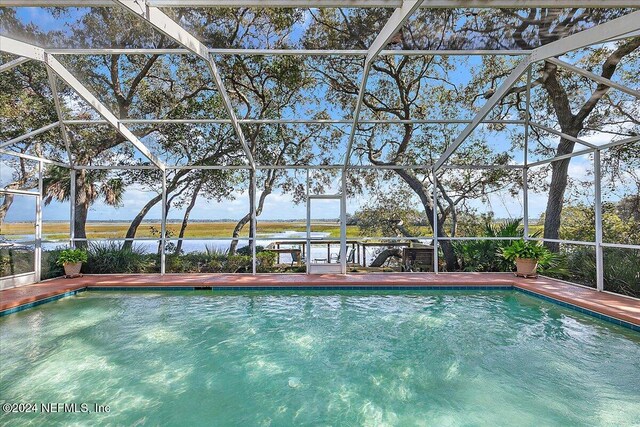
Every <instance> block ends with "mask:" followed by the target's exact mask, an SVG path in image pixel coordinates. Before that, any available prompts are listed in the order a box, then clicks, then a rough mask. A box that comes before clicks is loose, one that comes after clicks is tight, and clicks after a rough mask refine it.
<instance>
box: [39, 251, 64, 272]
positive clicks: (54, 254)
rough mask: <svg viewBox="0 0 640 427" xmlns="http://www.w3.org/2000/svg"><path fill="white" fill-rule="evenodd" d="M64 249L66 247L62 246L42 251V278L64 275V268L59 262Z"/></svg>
mask: <svg viewBox="0 0 640 427" xmlns="http://www.w3.org/2000/svg"><path fill="white" fill-rule="evenodd" d="M63 250H65V247H64V246H60V247H57V248H55V249H52V250H49V251H42V279H52V278H54V277H60V276H64V268H63V267H62V266H61V265H60V264H58V257H59V256H60V253H61V252H62V251H63Z"/></svg>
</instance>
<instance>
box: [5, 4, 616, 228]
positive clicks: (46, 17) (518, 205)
mask: <svg viewBox="0 0 640 427" xmlns="http://www.w3.org/2000/svg"><path fill="white" fill-rule="evenodd" d="M18 15H19V16H20V17H21V18H22V19H23V20H24V21H25V22H34V23H37V26H38V28H40V29H41V30H51V29H61V25H60V22H58V21H56V19H54V18H52V17H51V15H50V14H49V13H48V12H45V11H43V10H42V9H40V8H20V10H19V14H18ZM308 21H309V16H308V14H307V16H306V18H305V22H304V23H303V24H302V25H301V26H300V28H298V29H296V31H294V33H293V35H292V37H293V38H294V39H295V38H296V37H299V32H300V31H302V29H303V28H304V27H305V26H306V25H308ZM479 62H480V57H473V58H472V59H471V60H470V63H469V66H473V65H478V64H479ZM451 79H452V82H453V83H454V84H461V83H464V82H466V81H468V79H469V70H468V69H464V68H459V69H457V70H456V71H454V72H452V73H451ZM318 95H319V96H320V97H321V96H322V94H321V93H319V94H318ZM318 102H319V103H318V105H319V106H320V107H322V108H326V109H327V110H328V111H329V112H330V113H332V112H333V107H332V106H331V104H330V103H328V102H327V101H326V100H323V99H319V101H318ZM334 118H342V117H337V116H335V115H334ZM465 118H468V117H465ZM590 138H591V140H590ZM598 138H599V139H598ZM585 139H586V140H588V141H589V140H590V142H594V143H596V139H598V141H597V143H603V142H608V141H609V139H610V136H607V135H604V136H603V135H595V136H593V137H585ZM491 142H492V145H493V147H494V149H495V150H496V151H498V152H499V151H503V150H506V149H507V147H508V146H509V142H508V140H507V136H506V134H498V135H494V136H493V140H492V141H491ZM515 161H516V162H517V163H519V164H521V163H522V159H521V158H516V159H515ZM569 175H570V176H571V177H572V178H573V179H577V180H586V181H588V180H591V179H592V176H591V174H590V159H589V158H587V157H586V156H583V157H579V158H575V159H573V160H572V162H571V166H570V169H569ZM10 178H11V177H10V170H9V168H8V167H7V166H6V164H2V163H0V181H1V182H2V185H4V184H5V183H7V182H8V181H9V180H10ZM154 195H155V194H153V193H150V192H148V191H145V190H144V189H142V188H140V187H136V186H130V187H128V189H127V192H126V194H125V197H124V200H125V201H126V203H125V205H124V206H122V207H119V208H114V207H110V206H106V205H105V204H104V203H102V202H98V203H96V204H94V205H93V207H92V208H91V211H90V214H89V220H95V221H104V220H131V219H132V218H133V217H134V216H135V214H136V213H137V212H138V211H139V210H140V208H141V207H142V206H144V204H145V203H146V202H147V201H148V200H149V199H150V198H151V197H153V196H154ZM366 196H367V195H365V196H361V197H358V198H354V199H349V200H348V202H347V211H348V212H349V213H354V212H355V211H356V210H357V209H358V208H359V207H360V205H361V204H362V203H363V202H366V201H367V197H366ZM247 197H248V196H247V194H246V193H244V194H242V193H236V194H235V200H228V201H225V202H222V203H216V202H211V201H207V200H204V199H202V198H200V200H199V201H198V203H197V204H196V207H195V208H194V210H193V212H192V214H191V218H192V219H194V220H204V219H212V220H220V219H238V218H240V217H241V216H243V215H244V214H245V213H246V212H247V211H248V200H247ZM546 199H547V196H546V194H544V193H537V192H535V191H531V192H530V194H529V213H530V218H538V217H539V216H540V214H541V213H542V212H544V209H545V206H546ZM470 205H471V206H472V207H474V208H476V209H478V211H479V212H488V211H493V212H494V215H495V216H496V217H498V218H507V217H521V216H522V215H523V201H522V197H521V196H520V197H515V198H514V197H511V196H510V195H507V194H502V195H494V196H491V197H489V201H488V202H487V203H483V202H480V201H472V202H471V203H470ZM34 211H35V205H34V202H33V200H30V199H29V198H28V197H17V198H16V199H15V202H14V205H13V206H12V208H11V210H10V212H9V214H8V216H7V220H8V221H24V220H31V219H32V217H33V215H34ZM43 213H44V220H45V221H47V220H49V221H54V220H55V221H61V220H66V219H67V218H68V214H69V206H68V203H62V204H61V203H56V202H54V203H52V204H51V205H49V206H46V207H45V208H44V212H43ZM337 214H338V212H337V209H336V208H335V207H334V206H333V207H322V206H321V205H319V206H318V208H317V214H316V216H317V217H318V218H335V217H337ZM181 216H182V212H181V211H179V210H175V209H172V210H171V212H170V215H169V218H170V219H176V218H181ZM159 217H160V209H159V207H158V206H156V207H155V208H154V209H152V211H151V212H150V213H149V214H148V215H147V218H159ZM304 217H306V207H305V205H304V204H299V205H296V204H294V203H293V202H292V198H291V196H290V195H288V194H283V193H282V192H280V191H278V190H276V191H275V192H274V193H273V194H271V195H270V196H269V197H268V198H267V200H266V203H265V208H264V213H263V215H262V217H261V218H262V219H264V220H271V219H283V220H286V219H300V218H304Z"/></svg>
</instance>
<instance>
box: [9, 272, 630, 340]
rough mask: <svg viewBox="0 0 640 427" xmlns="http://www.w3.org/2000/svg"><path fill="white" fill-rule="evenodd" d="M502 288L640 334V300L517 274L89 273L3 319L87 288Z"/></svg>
mask: <svg viewBox="0 0 640 427" xmlns="http://www.w3.org/2000/svg"><path fill="white" fill-rule="evenodd" d="M494 289H495V290H497V289H515V290H517V291H521V292H524V293H526V294H529V295H532V296H535V297H538V298H541V299H543V300H547V301H550V302H553V303H556V304H558V305H561V306H564V307H567V308H570V309H573V310H575V311H578V312H581V313H584V314H587V315H591V316H593V317H596V318H599V319H601V320H605V321H608V322H611V323H614V324H617V325H620V326H623V327H626V328H629V329H632V330H634V331H638V332H640V300H638V299H635V298H630V297H626V296H622V295H616V294H611V293H603V292H597V291H596V290H594V289H592V288H587V287H582V286H579V285H574V284H570V283H567V282H563V281H559V280H555V279H550V278H546V277H539V278H537V279H522V278H517V277H515V276H513V274H511V273H439V274H434V273H410V274H402V273H395V274H385V275H382V274H368V275H347V276H341V275H322V276H317V277H313V276H312V277H310V276H307V275H304V274H295V275H293V274H289V275H282V274H273V275H271V274H266V275H257V276H253V275H243V274H235V275H230V274H227V275H224V274H194V275H192V274H184V275H173V274H168V275H164V276H160V275H153V274H151V275H149V274H145V275H135V274H129V275H86V276H83V277H81V278H76V279H64V278H58V279H52V280H48V281H44V282H41V283H36V284H33V285H28V286H24V287H21V288H12V289H6V290H3V291H0V297H1V298H0V317H2V316H6V315H9V314H12V313H16V312H19V311H22V310H25V309H28V308H32V307H35V306H38V305H41V304H45V303H47V302H52V301H56V300H58V299H61V298H65V297H67V296H72V295H75V294H77V293H78V292H82V291H85V290H96V291H135V290H140V291H147V290H166V291H172V290H174V291H175V290H211V291H225V290H226V291H258V290H263V291H275V290H318V291H320V290H443V291H444V290H494Z"/></svg>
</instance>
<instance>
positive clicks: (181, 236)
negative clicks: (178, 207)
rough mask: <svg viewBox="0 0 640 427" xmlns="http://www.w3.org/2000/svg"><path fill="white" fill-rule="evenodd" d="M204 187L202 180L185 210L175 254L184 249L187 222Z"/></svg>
mask: <svg viewBox="0 0 640 427" xmlns="http://www.w3.org/2000/svg"><path fill="white" fill-rule="evenodd" d="M201 188H202V181H200V183H199V184H198V185H197V186H196V188H195V190H193V194H192V195H191V201H190V202H189V206H187V209H186V210H185V212H184V216H183V217H182V225H181V226H180V233H178V243H177V244H176V250H175V252H174V253H175V254H176V255H178V254H179V253H180V251H181V250H182V238H183V237H184V233H185V231H186V230H187V224H188V223H189V215H191V210H192V209H193V207H194V206H195V205H196V200H197V199H198V193H199V192H200V189H201Z"/></svg>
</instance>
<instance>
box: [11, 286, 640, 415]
mask: <svg viewBox="0 0 640 427" xmlns="http://www.w3.org/2000/svg"><path fill="white" fill-rule="evenodd" d="M0 342H1V343H2V345H1V346H0V362H1V364H2V366H1V367H2V369H1V370H0V396H1V398H0V399H1V400H2V401H3V402H2V403H3V404H4V403H19V402H23V403H41V402H45V403H47V402H48V403H76V404H82V403H86V404H88V405H90V406H89V408H90V410H91V409H93V405H94V404H95V403H97V404H100V405H109V412H108V413H105V412H102V413H79V412H78V413H53V414H47V415H45V414H42V413H36V414H17V413H2V414H1V415H0V424H11V425H19V424H24V423H27V422H28V421H34V422H35V423H36V424H47V425H54V424H56V423H59V424H69V423H79V424H100V423H106V422H110V423H112V424H116V425H133V424H135V425H159V424H162V425H189V424H191V425H243V426H255V425H273V426H276V425H277V426H282V425H318V424H320V425H376V426H379V425H425V424H427V425H469V424H472V425H585V424H588V425H603V426H605V425H606V426H610V425H633V424H638V423H640V405H638V402H639V401H640V387H638V384H640V334H638V333H637V332H634V331H631V330H629V329H626V328H622V327H619V326H617V325H613V324H610V323H607V322H603V321H601V320H598V319H595V318H593V317H590V316H586V315H583V314H581V313H578V312H575V311H572V310H568V309H565V308H563V307H560V306H557V305H555V304H552V303H549V302H546V301H543V300H540V299H537V298H534V297H531V296H529V295H526V294H524V293H521V292H517V291H512V290H508V291H501V290H491V291H477V290H474V291H451V290H447V291H397V292H396V291H380V292H375V291H296V292H290V291H277V292H275V291H271V292H257V291H244V292H243V291H234V292H211V291H209V292H206V291H181V292H168V291H166V292H165V291H156V292H146V291H145V292H102V291H88V292H82V293H79V294H77V295H76V296H74V297H70V298H65V299H62V300H59V301H56V302H53V303H49V304H45V305H42V306H39V307H37V308H33V309H30V310H25V311H22V312H19V313H15V314H12V315H9V316H5V317H3V318H0Z"/></svg>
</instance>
